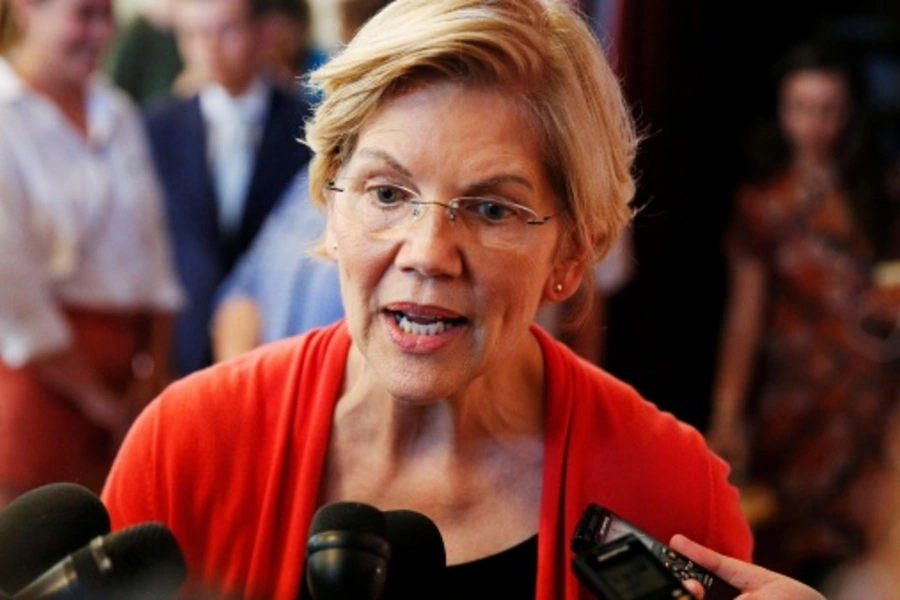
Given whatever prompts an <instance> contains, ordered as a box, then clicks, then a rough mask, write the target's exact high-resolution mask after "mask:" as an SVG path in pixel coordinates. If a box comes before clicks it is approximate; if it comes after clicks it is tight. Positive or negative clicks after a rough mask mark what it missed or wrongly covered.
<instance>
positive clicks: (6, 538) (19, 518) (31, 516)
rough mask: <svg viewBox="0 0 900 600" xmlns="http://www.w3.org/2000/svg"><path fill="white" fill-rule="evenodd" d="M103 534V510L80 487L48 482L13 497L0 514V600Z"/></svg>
mask: <svg viewBox="0 0 900 600" xmlns="http://www.w3.org/2000/svg"><path fill="white" fill-rule="evenodd" d="M109 532H110V522H109V513H108V512H107V511H106V507H105V506H104V505H103V503H102V502H101V501H100V498H99V497H97V495H96V494H94V492H92V491H90V490H89V489H87V488H86V487H83V486H80V485H77V484H75V483H68V482H60V483H50V484H47V485H44V486H41V487H38V488H35V489H33V490H30V491H28V492H26V493H24V494H22V495H21V496H19V497H17V498H16V499H15V500H13V501H12V502H10V503H9V504H8V505H6V507H5V508H4V509H3V511H2V512H0V548H2V550H0V590H2V592H3V593H0V598H3V597H4V596H3V594H5V595H6V597H9V596H14V595H15V594H16V593H17V592H18V591H19V590H21V589H22V588H23V587H24V586H25V585H27V584H28V583H29V582H30V581H32V580H33V579H34V578H35V577H37V576H39V575H40V574H41V573H43V572H44V571H46V570H47V569H49V568H50V567H52V566H53V565H54V564H56V563H57V562H58V561H60V560H62V559H63V558H65V557H66V555H68V554H69V553H71V552H75V551H76V550H78V549H79V548H81V547H83V546H84V545H85V544H87V543H89V542H90V541H91V540H92V539H94V538H95V537H97V536H101V535H106V534H107V533H109Z"/></svg>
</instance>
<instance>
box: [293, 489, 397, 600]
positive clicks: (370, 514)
mask: <svg viewBox="0 0 900 600" xmlns="http://www.w3.org/2000/svg"><path fill="white" fill-rule="evenodd" d="M385 535H386V534H385V517H384V513H382V512H381V511H380V510H378V509H377V508H375V507H374V506H370V505H368V504H363V503H361V502H349V501H341V502H333V503H331V504H326V505H325V506H322V507H321V508H319V510H317V511H316V514H315V515H314V516H313V520H312V524H311V525H310V536H309V540H308V542H307V545H306V582H307V585H308V586H309V591H310V593H311V595H312V597H313V598H314V599H315V600H378V599H379V598H381V597H382V592H383V590H384V585H385V581H386V580H387V568H388V562H389V561H390V557H391V552H390V546H389V545H388V542H387V540H386V538H385Z"/></svg>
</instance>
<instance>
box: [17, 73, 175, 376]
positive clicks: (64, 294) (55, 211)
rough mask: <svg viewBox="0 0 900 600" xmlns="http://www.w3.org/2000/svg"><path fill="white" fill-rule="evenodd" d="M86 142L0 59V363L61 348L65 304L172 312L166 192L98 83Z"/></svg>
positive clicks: (121, 103)
mask: <svg viewBox="0 0 900 600" xmlns="http://www.w3.org/2000/svg"><path fill="white" fill-rule="evenodd" d="M87 122H88V133H87V138H86V139H85V137H84V136H83V135H82V134H81V133H80V132H78V131H77V130H76V128H75V127H74V126H73V125H72V124H71V123H70V122H69V121H68V120H67V119H66V118H65V117H64V116H63V114H62V112H61V111H60V110H59V109H58V108H57V107H56V105H55V104H53V103H52V102H51V101H50V100H49V99H47V98H46V97H44V96H43V95H41V94H38V93H36V92H34V91H33V90H31V89H30V88H29V87H28V86H27V85H26V84H25V83H24V82H23V81H22V80H21V79H20V78H19V77H18V75H17V74H16V73H15V72H14V71H13V69H12V68H11V67H10V65H9V64H8V63H7V62H6V61H4V60H3V59H2V58H0V357H2V359H3V361H4V362H5V363H6V364H8V365H10V366H13V367H16V366H20V365H22V364H24V363H26V362H27V361H28V360H29V359H31V358H32V357H34V356H36V355H39V354H42V353H46V352H50V351H54V350H62V349H64V348H65V347H66V346H68V344H69V343H70V341H71V332H70V330H69V328H68V326H67V325H66V322H65V320H64V318H63V315H62V314H61V312H60V306H61V304H71V305H76V306H81V307H85V308H95V309H117V310H118V309H121V310H133V309H148V310H159V311H174V310H177V309H178V308H179V307H180V306H181V305H182V303H183V302H184V294H183V291H182V288H181V286H180V284H179V282H178V280H177V276H176V275H175V271H174V268H173V264H172V262H171V261H172V255H171V249H170V241H169V237H168V233H167V229H166V221H165V218H164V213H163V203H162V195H161V194H162V192H161V188H160V184H159V182H158V180H157V178H156V174H155V172H154V170H153V165H152V162H151V159H150V154H149V149H148V145H147V140H146V137H145V133H144V130H143V127H142V125H141V121H140V118H139V116H138V113H137V112H136V109H135V108H134V106H133V105H132V104H131V102H130V101H129V100H128V99H127V98H126V97H125V96H124V94H122V93H120V92H118V91H116V90H114V89H113V88H111V87H110V86H109V85H108V84H106V83H105V82H103V81H102V80H100V79H99V78H98V79H96V80H94V81H92V82H91V85H90V88H89V91H88V98H87Z"/></svg>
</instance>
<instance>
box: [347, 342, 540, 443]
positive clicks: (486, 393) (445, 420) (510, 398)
mask: <svg viewBox="0 0 900 600" xmlns="http://www.w3.org/2000/svg"><path fill="white" fill-rule="evenodd" d="M531 343H532V346H533V347H530V348H529V351H528V352H526V355H527V357H525V358H524V359H523V360H522V361H510V362H511V363H513V364H518V365H519V368H517V369H515V372H509V373H507V374H506V376H503V375H499V376H498V374H497V373H498V371H499V370H493V371H492V377H490V378H487V377H485V378H482V379H479V380H477V381H475V382H473V383H471V384H470V385H469V386H468V387H467V388H466V389H465V390H463V391H461V392H459V393H458V394H455V395H454V396H453V397H450V398H445V399H439V400H433V401H428V402H427V403H422V404H411V403H409V402H406V401H402V400H397V399H395V398H393V397H391V396H390V394H389V393H388V392H387V391H385V390H384V389H383V388H382V387H381V386H380V385H379V383H378V379H377V375H375V374H374V373H373V372H372V371H371V369H370V368H367V365H366V360H365V358H364V357H363V356H362V355H361V354H359V353H358V352H357V351H355V350H354V349H351V352H350V357H349V359H348V369H347V379H346V381H345V390H344V394H343V396H342V398H341V402H340V403H339V404H338V406H337V409H336V419H347V420H349V421H351V422H353V421H356V422H357V423H359V424H362V423H369V427H371V429H370V432H371V433H373V434H376V435H377V438H378V439H377V440H370V443H373V444H380V443H383V444H384V445H383V446H381V447H382V448H383V449H385V450H387V451H388V453H389V454H397V455H402V454H404V453H407V452H409V451H410V450H409V449H410V447H411V446H413V447H414V446H417V445H418V444H423V443H424V444H427V445H428V446H430V447H431V448H432V450H435V449H436V447H442V450H441V451H445V452H447V453H449V454H459V453H460V452H462V453H464V454H465V453H468V452H470V451H472V450H474V449H475V448H478V447H482V446H483V445H484V444H485V443H487V444H489V445H490V444H493V443H495V442H496V443H497V444H499V445H503V444H505V443H507V442H510V443H517V441H519V440H522V439H528V438H532V437H540V435H541V433H542V431H543V410H544V406H543V404H544V403H543V390H544V380H543V377H544V375H543V358H542V354H541V351H540V347H539V346H538V344H537V341H536V340H534V339H533V338H532V342H531ZM476 451H477V450H476Z"/></svg>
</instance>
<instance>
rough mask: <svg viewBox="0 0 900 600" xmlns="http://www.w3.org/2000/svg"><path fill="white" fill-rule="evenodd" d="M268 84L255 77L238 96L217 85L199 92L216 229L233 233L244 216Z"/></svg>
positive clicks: (261, 128)
mask: <svg viewBox="0 0 900 600" xmlns="http://www.w3.org/2000/svg"><path fill="white" fill-rule="evenodd" d="M269 91H270V90H269V87H268V86H267V85H266V84H265V83H263V81H262V80H260V79H258V78H257V79H255V80H254V81H253V83H252V84H251V85H250V87H249V88H248V89H247V91H245V92H244V93H243V94H241V95H240V96H234V97H232V96H231V95H230V94H229V93H228V92H227V91H225V89H224V88H223V87H222V86H220V85H218V84H211V85H207V86H206V87H204V88H203V89H202V90H201V91H200V112H201V113H202V114H203V120H204V121H205V122H206V130H207V136H206V141H207V152H208V159H209V164H210V167H211V169H212V174H213V183H214V184H215V187H216V200H217V202H218V208H219V215H218V217H219V228H220V230H221V231H222V233H224V234H225V235H226V236H230V235H233V234H235V233H236V232H237V231H238V230H239V229H240V225H241V220H242V218H243V216H244V204H245V202H246V198H247V186H248V185H249V184H250V177H251V174H252V173H253V166H254V162H255V158H256V149H257V147H258V145H259V141H260V138H261V137H262V131H263V124H264V123H265V119H266V116H267V114H266V113H267V110H268V107H269Z"/></svg>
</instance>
